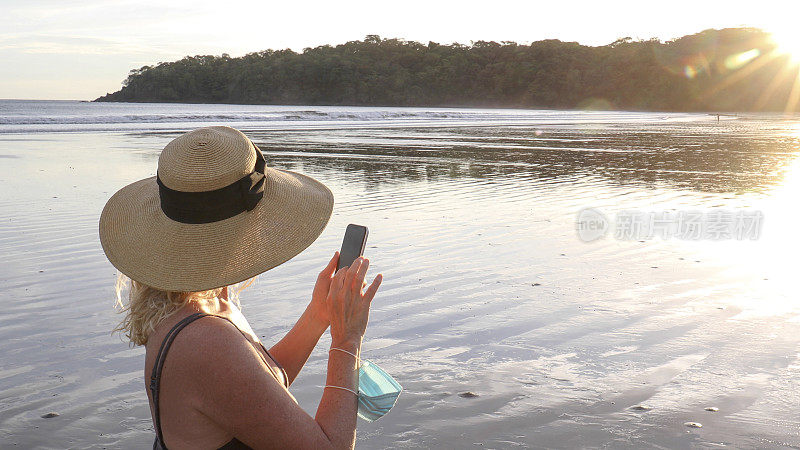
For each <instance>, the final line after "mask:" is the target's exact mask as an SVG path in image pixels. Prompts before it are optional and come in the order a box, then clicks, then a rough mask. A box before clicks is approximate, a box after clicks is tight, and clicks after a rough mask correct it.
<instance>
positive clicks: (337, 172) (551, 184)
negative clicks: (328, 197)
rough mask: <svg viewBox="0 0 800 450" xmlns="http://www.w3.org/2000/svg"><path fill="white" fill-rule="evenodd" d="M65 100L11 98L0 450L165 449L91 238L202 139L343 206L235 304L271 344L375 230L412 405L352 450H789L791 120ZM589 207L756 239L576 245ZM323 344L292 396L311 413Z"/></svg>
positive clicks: (382, 349) (368, 352)
mask: <svg viewBox="0 0 800 450" xmlns="http://www.w3.org/2000/svg"><path fill="white" fill-rule="evenodd" d="M53 103H54V104H44V103H43V104H36V105H33V106H31V105H22V106H20V105H9V104H5V105H3V104H2V102H0V106H1V107H0V166H1V167H2V168H3V170H1V171H0V191H1V192H2V196H0V255H2V258H3V262H2V265H0V301H1V302H2V304H3V306H4V309H3V312H2V313H0V355H2V357H0V443H2V445H0V447H2V448H81V449H86V448H98V449H99V448H143V447H148V446H151V445H152V439H153V431H152V424H151V421H150V415H149V409H148V406H147V397H146V395H145V391H144V381H143V374H142V364H143V350H142V349H138V348H135V349H131V348H129V347H128V345H127V344H126V343H125V342H124V341H123V340H122V339H121V338H120V337H119V336H116V335H111V334H110V331H111V329H112V328H113V327H114V325H115V324H116V323H117V322H118V321H119V319H120V317H119V316H118V315H117V314H116V313H115V311H114V309H113V302H114V290H113V284H114V280H115V277H116V271H115V269H114V268H113V267H112V266H111V265H110V264H109V263H108V261H107V260H106V259H105V257H104V255H103V253H102V250H101V248H100V244H99V241H98V238H97V220H98V217H99V214H100V211H101V209H102V206H103V205H104V203H105V201H106V200H107V199H108V197H109V196H110V195H111V194H113V192H115V191H116V190H117V189H119V188H120V187H122V186H124V185H126V184H128V183H130V182H133V181H135V180H138V179H140V178H144V177H148V176H152V175H154V174H155V170H156V163H157V158H158V154H159V152H160V150H161V149H162V148H163V147H164V145H165V144H166V143H167V142H169V141H170V140H171V139H173V138H174V137H176V136H177V135H179V134H180V133H181V132H183V131H187V130H189V129H192V128H195V127H199V126H203V125H208V124H227V125H231V126H234V127H238V128H241V129H243V131H245V133H246V134H248V136H250V137H251V138H252V139H253V141H254V142H255V143H256V144H258V145H259V147H260V148H261V149H262V151H263V152H264V155H265V157H266V159H267V164H268V165H270V166H274V167H278V168H282V169H288V170H295V171H299V172H302V173H305V174H308V175H311V176H313V177H315V178H317V179H319V180H320V181H322V182H324V183H325V184H326V185H328V186H329V187H330V188H331V190H332V191H333V193H334V195H335V198H336V205H335V209H334V215H333V217H332V218H331V221H330V223H329V224H328V227H327V228H326V230H325V232H324V233H323V234H322V236H321V237H320V238H319V239H318V240H317V241H316V242H315V243H314V244H313V245H312V246H311V247H309V249H308V250H306V251H305V252H303V253H302V254H300V255H299V256H298V257H296V258H294V259H293V260H291V261H289V262H288V263H286V264H284V265H282V266H280V267H278V268H276V269H274V270H271V271H269V272H267V273H265V274H263V275H261V276H260V277H259V278H258V279H257V281H256V283H255V284H254V285H253V286H252V287H251V288H249V289H248V290H246V291H245V292H244V293H243V294H242V302H243V311H244V313H245V315H246V316H247V317H248V319H249V320H250V323H251V324H252V326H253V328H254V329H255V330H256V331H257V332H258V333H259V334H260V335H261V336H262V340H263V341H264V343H265V345H270V343H273V342H275V341H276V340H277V339H279V338H280V337H281V336H282V335H283V333H285V332H286V331H287V330H288V329H289V327H290V326H291V325H292V324H293V323H294V320H295V319H296V318H297V316H298V315H299V313H300V311H301V310H302V308H303V307H304V306H305V305H306V303H307V302H308V300H309V299H310V294H311V288H312V286H313V282H314V279H315V277H316V275H317V272H318V271H319V269H320V268H321V267H322V266H323V265H324V264H325V262H327V260H328V258H329V257H330V254H331V253H332V252H333V251H334V250H336V249H338V247H339V245H340V243H341V237H342V234H343V232H344V229H345V226H346V225H347V224H348V223H361V224H365V225H368V226H369V227H370V239H369V242H368V244H367V247H368V248H367V250H366V255H367V256H369V258H370V259H371V261H372V267H373V269H371V270H374V273H378V272H382V273H383V274H384V279H385V281H384V284H383V286H382V287H381V291H380V292H379V294H378V296H377V297H376V299H375V301H374V303H373V309H372V314H371V317H370V325H369V327H368V329H367V336H366V338H365V343H364V349H363V356H364V357H366V358H368V359H370V360H373V361H375V362H376V363H378V364H379V365H381V367H383V368H384V369H386V370H387V371H388V372H389V373H391V374H392V375H393V376H394V377H395V378H396V379H397V380H398V381H399V382H400V383H401V384H402V385H403V387H404V389H405V390H404V392H403V394H402V395H401V396H400V399H399V400H398V403H397V405H396V406H395V408H394V409H393V410H392V411H391V412H390V413H389V414H388V415H387V416H386V417H384V418H382V419H380V420H378V421H377V422H374V423H367V422H364V421H359V424H358V447H359V448H472V447H477V448H517V447H523V448H575V447H615V448H617V447H623V448H624V447H637V448H642V447H645V448H647V447H659V448H664V447H666V448H686V447H698V448H706V447H718V446H733V447H785V446H789V447H798V446H800V413H798V408H797V405H798V403H800V300H798V296H797V290H796V287H795V283H793V282H794V281H795V280H796V275H795V273H794V272H795V270H796V261H795V259H796V256H795V253H796V251H797V249H798V248H799V247H800V246H798V239H797V231H796V228H797V226H798V224H800V221H799V220H798V219H800V217H799V216H798V212H797V209H796V203H797V201H796V199H797V195H798V192H800V163H799V162H798V156H800V119H798V118H795V117H779V116H754V115H751V116H741V117H731V118H727V120H721V121H720V122H717V119H716V117H713V116H709V115H703V114H666V113H658V114H655V113H625V112H617V113H614V112H567V111H538V112H537V111H515V110H506V111H498V110H454V109H430V110H421V109H412V108H333V107H331V108H325V107H267V106H265V107H244V106H235V107H234V106H227V105H96V106H95V105H92V104H78V103H77V102H75V103H72V102H53ZM26 108H27V109H26ZM81 108H84V109H81ZM115 108H117V109H115ZM125 108H128V109H125ZM586 207H592V208H595V209H597V210H599V211H602V212H603V213H604V214H605V215H607V216H608V217H614V216H615V214H617V213H618V212H620V211H624V210H639V211H664V210H669V211H689V210H697V211H708V210H711V209H714V208H717V209H720V208H722V209H727V210H739V209H745V210H748V211H760V212H762V213H763V217H764V221H763V229H762V230H761V235H760V237H759V239H757V240H749V239H746V240H742V241H739V240H735V239H731V240H722V241H713V240H700V241H696V240H680V239H668V240H663V239H660V238H653V239H631V240H620V239H615V238H614V237H613V236H611V235H609V236H606V237H605V238H604V239H599V240H597V241H593V242H583V241H582V240H581V239H579V236H578V235H577V233H576V224H575V221H576V215H577V214H578V212H579V211H580V210H581V209H583V208H586ZM265 305H270V308H271V310H272V311H275V312H273V313H270V314H267V313H266V308H265ZM328 339H329V337H328V336H324V337H323V339H322V341H321V342H320V344H319V346H318V347H317V349H316V351H315V352H314V353H313V354H312V356H311V358H310V360H309V362H308V364H307V365H306V367H305V368H304V370H303V372H301V374H300V376H299V377H298V379H297V381H295V383H294V385H293V386H292V389H291V391H292V393H293V394H294V395H295V397H296V398H297V399H298V401H299V403H300V405H301V406H302V407H303V408H304V409H305V410H306V411H308V412H309V413H310V414H312V415H313V413H314V411H315V409H316V406H317V403H318V401H319V399H320V397H321V395H322V389H321V386H322V385H323V384H324V377H325V367H326V366H325V363H326V349H327V347H328V343H329V341H328ZM51 412H52V413H57V414H58V415H57V416H55V417H50V418H44V417H42V416H43V415H47V414H48V413H51ZM693 423H694V425H693ZM697 424H699V425H702V426H701V427H697Z"/></svg>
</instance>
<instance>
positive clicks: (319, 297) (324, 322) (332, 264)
mask: <svg viewBox="0 0 800 450" xmlns="http://www.w3.org/2000/svg"><path fill="white" fill-rule="evenodd" d="M338 263H339V252H336V253H334V254H333V258H331V260H330V261H329V262H328V265H327V266H325V268H324V269H322V272H320V273H319V275H318V276H317V283H316V284H315V285H314V292H312V293H311V304H310V305H308V308H309V310H310V312H311V317H312V318H313V319H314V320H315V321H316V322H318V323H319V324H320V325H321V326H322V329H323V330H324V329H326V328H328V325H330V323H331V319H330V316H329V315H328V305H327V302H326V300H325V299H326V298H327V297H328V291H330V289H331V281H332V280H333V274H334V272H336V265H337V264H338Z"/></svg>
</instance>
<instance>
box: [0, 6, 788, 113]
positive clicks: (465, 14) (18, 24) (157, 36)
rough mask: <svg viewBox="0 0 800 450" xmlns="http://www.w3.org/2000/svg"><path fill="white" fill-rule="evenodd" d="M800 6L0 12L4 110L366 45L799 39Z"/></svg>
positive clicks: (37, 8) (0, 77) (167, 8)
mask: <svg viewBox="0 0 800 450" xmlns="http://www.w3.org/2000/svg"><path fill="white" fill-rule="evenodd" d="M798 14H800V0H757V1H754V0H751V1H737V0H729V1H716V0H715V1H704V0H692V1H684V0H660V1H644V0H637V1H614V0H606V1H599V0H591V1H582V0H550V1H546V2H544V1H535V0H532V1H504V0H494V1H487V0H483V1H477V2H476V1H469V0H461V1H436V0H425V1H418V0H403V1H393V2H386V1H379V0H370V1H338V2H337V1H334V0H327V1H297V0H295V1H280V2H268V1H248V0H225V1H219V0H217V1H214V2H205V1H202V0H193V1H188V0H135V1H130V0H120V1H110V0H0V98H13V99H54V100H56V99H58V100H61V99H73V100H92V99H94V98H96V97H99V96H101V95H103V94H105V93H107V92H113V91H116V90H118V89H119V88H120V87H121V85H122V80H124V79H125V78H126V77H127V74H128V72H129V71H130V70H131V69H133V68H138V67H141V66H144V65H151V64H155V63H158V62H162V61H174V60H177V59H180V58H182V57H183V56H186V55H201V54H216V55H219V54H222V53H228V54H230V55H231V56H241V55H244V54H246V53H249V52H254V51H260V50H266V49H284V48H291V49H293V50H295V51H302V50H303V48H306V47H314V46H317V45H324V44H332V45H335V44H340V43H343V42H347V41H351V40H359V39H363V38H364V36H366V35H368V34H377V35H380V36H381V37H385V38H403V39H406V40H415V41H420V42H423V43H427V42H428V41H434V42H439V43H443V44H449V43H452V42H459V43H462V44H469V43H471V42H473V41H479V40H485V41H497V42H500V41H516V42H519V43H529V42H533V41H537V40H541V39H560V40H562V41H577V42H580V43H582V44H586V45H605V44H608V43H611V42H613V41H615V40H616V39H618V38H621V37H627V36H629V37H632V38H634V39H650V38H659V39H662V40H668V39H672V38H676V37H680V36H683V35H686V34H693V33H696V32H699V31H702V30H704V29H708V28H726V27H738V26H751V27H758V28H762V29H765V30H767V31H777V32H780V33H781V34H783V35H786V34H792V35H793V36H795V37H797V38H798V40H799V41H800V31H796V30H795V27H796V25H795V23H794V22H795V21H796V17H798Z"/></svg>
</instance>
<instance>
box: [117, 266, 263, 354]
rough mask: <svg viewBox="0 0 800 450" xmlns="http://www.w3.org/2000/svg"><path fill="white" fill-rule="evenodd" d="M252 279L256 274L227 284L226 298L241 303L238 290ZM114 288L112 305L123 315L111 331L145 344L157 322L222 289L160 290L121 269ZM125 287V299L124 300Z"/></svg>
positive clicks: (208, 301)
mask: <svg viewBox="0 0 800 450" xmlns="http://www.w3.org/2000/svg"><path fill="white" fill-rule="evenodd" d="M253 281H255V278H251V279H249V280H246V281H243V282H241V283H237V284H234V285H231V286H228V300H229V301H232V302H233V303H234V304H235V305H236V306H237V307H241V305H240V303H239V294H240V293H241V292H242V291H243V290H244V289H245V288H247V287H248V286H250V285H251V284H253ZM114 288H115V290H116V293H117V300H116V304H115V307H116V308H117V309H118V310H119V312H120V313H121V314H124V315H125V317H124V318H123V319H122V322H120V323H119V325H117V326H116V328H114V330H113V332H120V333H123V334H124V335H125V337H127V338H128V339H129V340H130V341H131V343H132V344H133V345H145V344H147V339H148V338H149V337H150V334H151V333H152V332H153V330H155V328H156V326H157V325H158V323H159V322H161V321H162V320H164V319H166V318H167V317H169V316H171V315H172V314H175V312H176V311H178V310H179V309H180V308H181V307H183V306H184V305H186V304H187V303H189V302H191V301H194V302H198V303H199V304H201V305H203V304H205V305H207V304H209V303H210V302H211V301H212V300H214V299H215V298H217V297H219V295H220V294H221V293H222V290H223V289H224V287H220V288H216V289H211V290H208V291H200V292H181V291H162V290H161V289H156V288H154V287H150V286H148V285H146V284H143V283H139V282H138V281H136V280H131V279H130V278H128V277H127V276H125V275H123V274H121V273H120V274H119V275H118V276H117V282H116V284H115V286H114ZM126 291H127V294H128V295H127V297H128V301H127V302H124V301H123V298H124V297H125V296H126V295H125V292H126Z"/></svg>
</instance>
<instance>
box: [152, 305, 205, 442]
mask: <svg viewBox="0 0 800 450" xmlns="http://www.w3.org/2000/svg"><path fill="white" fill-rule="evenodd" d="M207 315H209V314H205V313H194V314H192V315H190V316H187V317H185V318H183V320H181V321H180V322H178V323H176V324H175V326H173V327H172V328H171V329H170V330H169V332H167V335H166V337H164V341H162V342H161V347H159V349H158V354H157V355H156V360H155V362H153V371H152V372H151V375H150V395H151V396H152V397H153V422H154V423H155V426H156V442H155V443H154V444H153V448H154V449H157V448H158V447H156V444H159V445H160V447H161V448H162V449H166V448H167V446H166V445H165V444H164V439H163V438H162V436H161V414H160V411H159V404H158V391H159V388H160V384H161V371H162V370H163V369H164V360H165V359H166V357H167V352H168V351H169V347H170V346H171V345H172V341H174V340H175V336H177V335H178V333H179V332H180V331H181V330H182V329H183V328H184V327H185V326H186V325H189V324H190V323H192V322H194V321H195V320H197V319H199V318H201V317H205V316H207Z"/></svg>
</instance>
